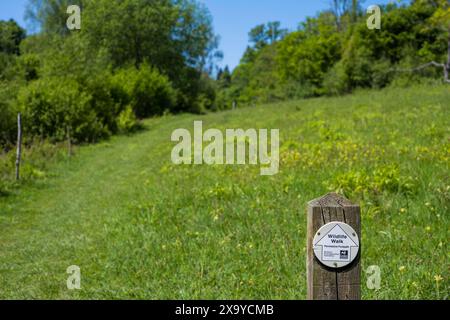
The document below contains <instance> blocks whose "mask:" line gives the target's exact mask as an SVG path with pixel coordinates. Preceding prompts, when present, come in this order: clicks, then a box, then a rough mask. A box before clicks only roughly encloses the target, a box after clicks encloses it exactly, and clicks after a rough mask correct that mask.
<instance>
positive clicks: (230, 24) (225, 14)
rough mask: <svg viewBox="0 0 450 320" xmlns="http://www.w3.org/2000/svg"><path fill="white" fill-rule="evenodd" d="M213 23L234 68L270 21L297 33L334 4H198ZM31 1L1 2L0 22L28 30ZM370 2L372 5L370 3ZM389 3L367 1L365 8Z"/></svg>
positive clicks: (276, 0) (263, 0) (296, 0)
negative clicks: (253, 35)
mask: <svg viewBox="0 0 450 320" xmlns="http://www.w3.org/2000/svg"><path fill="white" fill-rule="evenodd" d="M199 1H200V2H202V3H204V4H205V5H206V6H207V7H208V8H209V10H210V11H211V14H212V16H213V19H214V29H215V32H216V33H217V34H218V35H219V36H220V39H221V40H220V50H222V51H223V53H224V59H223V60H222V61H221V62H220V63H219V64H220V65H221V66H225V65H229V66H230V67H231V68H234V67H235V66H236V65H237V64H238V63H239V60H240V58H241V57H242V54H243V53H244V51H245V48H246V47H247V44H248V32H249V31H250V29H251V28H253V27H254V26H256V25H258V24H261V23H265V22H268V21H280V22H281V24H282V26H283V27H284V28H288V29H290V30H295V29H296V28H297V26H298V24H299V22H301V21H303V20H304V19H305V18H306V17H307V16H313V15H315V14H316V13H317V12H318V11H320V10H323V9H325V8H328V7H329V4H330V3H331V0H199ZM27 2H28V0H0V20H6V19H10V18H13V19H14V20H16V21H18V22H19V24H20V25H21V26H23V27H26V24H25V22H24V19H23V16H24V11H25V5H26V3H27ZM369 2H370V3H369ZM386 2H389V0H373V1H366V2H365V3H366V5H367V6H369V4H374V3H386Z"/></svg>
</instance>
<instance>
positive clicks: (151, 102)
mask: <svg viewBox="0 0 450 320" xmlns="http://www.w3.org/2000/svg"><path fill="white" fill-rule="evenodd" d="M112 81H113V85H114V86H115V87H116V88H119V90H120V88H121V90H123V93H125V95H126V96H125V101H126V102H127V103H129V104H130V106H131V108H132V109H133V111H134V113H135V114H136V116H137V117H139V118H145V117H148V116H151V115H161V114H162V113H163V112H164V111H165V110H170V111H173V110H174V109H175V107H176V98H177V97H176V91H175V90H174V89H173V88H172V86H171V83H170V81H169V79H168V78H167V77H166V76H164V75H162V74H160V73H159V72H158V71H157V70H156V69H155V68H152V67H150V66H149V65H147V64H142V65H141V66H140V68H139V69H136V68H135V67H129V68H126V69H121V70H119V71H118V72H117V73H116V74H115V75H114V76H113V79H112Z"/></svg>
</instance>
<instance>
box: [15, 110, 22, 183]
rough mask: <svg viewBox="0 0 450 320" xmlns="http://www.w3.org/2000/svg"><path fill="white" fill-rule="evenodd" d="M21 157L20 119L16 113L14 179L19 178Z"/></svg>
mask: <svg viewBox="0 0 450 320" xmlns="http://www.w3.org/2000/svg"><path fill="white" fill-rule="evenodd" d="M21 158H22V119H21V115H20V112H19V113H18V114H17V154H16V180H19V179H20V161H21Z"/></svg>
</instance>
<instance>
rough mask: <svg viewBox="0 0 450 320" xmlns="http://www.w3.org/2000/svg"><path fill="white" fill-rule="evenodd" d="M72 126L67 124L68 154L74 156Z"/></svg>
mask: <svg viewBox="0 0 450 320" xmlns="http://www.w3.org/2000/svg"><path fill="white" fill-rule="evenodd" d="M71 131H72V130H71V127H70V126H67V156H68V157H69V158H70V157H71V156H72V136H71Z"/></svg>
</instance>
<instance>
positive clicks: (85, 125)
mask: <svg viewBox="0 0 450 320" xmlns="http://www.w3.org/2000/svg"><path fill="white" fill-rule="evenodd" d="M91 102H92V96H91V95H89V94H88V93H86V92H83V90H82V89H81V88H80V85H79V84H78V83H77V82H75V81H73V80H69V79H64V78H46V79H42V80H36V81H33V82H31V83H30V84H29V85H28V86H27V87H23V88H21V90H20V92H19V96H18V105H19V109H20V110H21V111H22V112H23V114H24V124H25V130H26V132H28V133H30V134H31V135H36V136H39V137H44V138H47V137H48V138H52V139H54V140H56V141H61V140H64V139H66V137H67V134H68V130H70V133H71V135H72V137H73V138H74V139H75V140H74V141H78V142H91V141H96V140H98V139H99V138H101V137H105V136H108V135H109V131H108V129H107V128H106V127H105V126H104V125H103V123H102V121H101V120H100V119H99V118H98V115H97V114H96V112H95V110H93V109H92V104H91ZM28 137H29V136H28Z"/></svg>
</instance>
